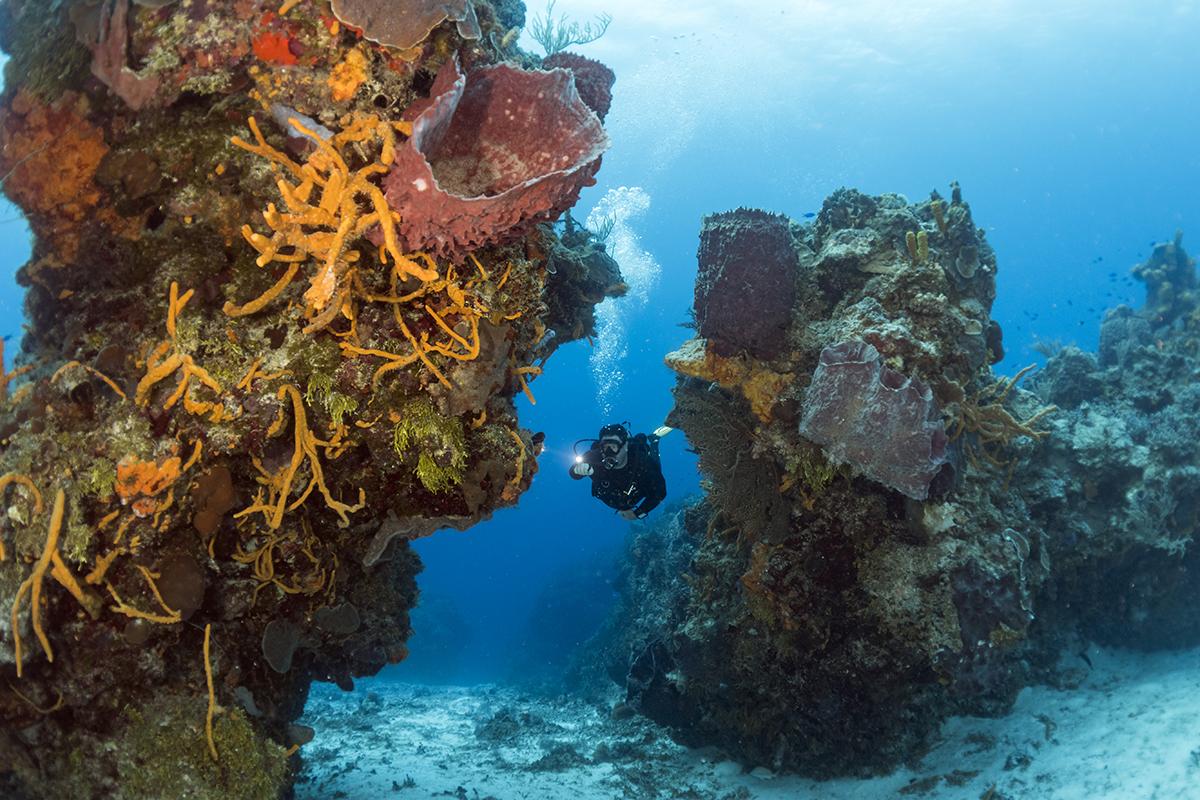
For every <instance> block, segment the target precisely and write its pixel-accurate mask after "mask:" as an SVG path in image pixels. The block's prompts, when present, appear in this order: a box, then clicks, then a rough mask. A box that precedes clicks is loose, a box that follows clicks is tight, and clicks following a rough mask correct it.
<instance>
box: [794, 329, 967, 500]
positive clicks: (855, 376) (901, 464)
mask: <svg viewBox="0 0 1200 800" xmlns="http://www.w3.org/2000/svg"><path fill="white" fill-rule="evenodd" d="M800 433H801V434H803V435H804V436H805V437H807V438H808V439H810V440H812V441H814V442H816V443H817V444H819V445H821V447H822V448H824V450H825V454H826V455H827V456H828V457H829V459H830V460H831V461H833V462H834V463H849V464H850V465H851V466H853V467H855V468H856V469H857V470H859V471H860V472H861V473H862V474H864V475H866V476H867V477H868V478H871V479H872V480H875V481H878V482H879V483H882V484H884V485H885V486H889V487H891V488H893V489H895V490H896V491H898V492H901V493H903V494H906V495H908V496H909V497H911V498H913V499H915V500H924V499H925V498H926V497H928V496H929V483H930V481H932V480H933V478H934V476H935V475H937V473H938V471H939V470H940V469H941V467H942V465H943V464H945V463H946V432H945V430H944V428H943V427H942V423H941V420H940V415H939V412H938V408H937V403H936V402H935V401H934V399H933V392H931V391H930V390H929V387H928V386H926V385H925V384H924V383H922V382H921V381H920V380H918V379H917V378H909V377H906V376H904V375H902V374H900V373H899V372H897V371H895V370H894V369H891V368H890V367H887V366H885V365H884V363H883V359H882V358H881V357H880V355H879V351H878V350H876V349H875V347H874V346H873V345H870V344H868V343H866V342H856V341H851V342H843V343H841V344H836V345H832V346H830V347H826V348H825V349H824V350H822V351H821V358H820V361H819V363H818V364H817V369H816V370H815V371H814V372H813V377H812V383H811V384H809V387H808V391H807V393H806V394H805V397H804V416H803V418H802V419H801V421H800Z"/></svg>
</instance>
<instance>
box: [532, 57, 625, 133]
mask: <svg viewBox="0 0 1200 800" xmlns="http://www.w3.org/2000/svg"><path fill="white" fill-rule="evenodd" d="M542 68H543V69H565V70H570V72H571V74H572V75H574V76H575V88H576V89H578V90H579V97H580V98H581V99H582V100H583V102H584V103H586V104H587V107H588V108H590V109H591V110H592V111H595V112H596V116H597V117H599V118H600V121H601V122H603V121H604V118H605V117H606V116H608V109H610V108H611V107H612V88H613V84H614V83H616V80H617V76H616V75H614V74H613V71H612V70H611V69H609V68H608V67H606V66H604V65H603V64H601V63H600V62H599V61H595V60H593V59H590V58H585V57H583V56H581V55H576V54H575V53H555V54H554V55H552V56H549V57H547V58H546V59H544V60H543V61H542Z"/></svg>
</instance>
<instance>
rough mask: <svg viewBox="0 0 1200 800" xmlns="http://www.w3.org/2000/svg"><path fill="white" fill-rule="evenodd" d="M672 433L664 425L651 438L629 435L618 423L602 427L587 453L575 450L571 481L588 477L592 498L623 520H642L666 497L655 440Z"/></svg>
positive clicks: (626, 429)
mask: <svg viewBox="0 0 1200 800" xmlns="http://www.w3.org/2000/svg"><path fill="white" fill-rule="evenodd" d="M672 430H673V429H672V428H669V427H667V426H666V425H663V426H662V427H660V428H658V429H657V430H655V431H654V433H652V434H650V435H646V434H644V433H639V434H638V435H637V436H632V437H631V436H630V435H629V428H627V427H626V426H625V425H622V424H619V423H612V424H610V425H605V426H604V427H603V428H601V429H600V437H599V438H597V439H580V440H579V441H578V442H576V443H575V446H576V447H577V448H578V447H579V445H580V444H581V443H583V442H591V447H590V448H588V450H587V452H586V453H579V451H578V450H576V455H575V463H574V464H572V465H571V469H570V473H571V477H572V478H573V479H574V480H580V479H581V478H586V477H590V478H591V479H592V497H595V498H596V499H597V500H599V501H600V502H602V503H604V504H605V505H606V506H609V507H610V508H615V509H616V510H617V511H618V512H619V513H620V514H621V516H622V517H623V518H624V519H642V518H644V517H645V516H646V515H647V514H649V513H650V512H651V511H652V510H654V507H655V506H657V505H658V504H659V503H661V502H662V500H663V498H664V497H666V496H667V482H666V480H665V479H664V478H663V473H662V464H661V463H659V460H658V440H659V439H661V438H662V437H664V436H666V435H667V434H668V433H670V432H671V431H672Z"/></svg>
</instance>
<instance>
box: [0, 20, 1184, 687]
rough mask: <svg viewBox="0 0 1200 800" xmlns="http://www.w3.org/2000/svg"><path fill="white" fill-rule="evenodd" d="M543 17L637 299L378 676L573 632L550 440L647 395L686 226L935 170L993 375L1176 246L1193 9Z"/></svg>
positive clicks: (1077, 327) (535, 410) (1072, 330)
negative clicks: (973, 290)
mask: <svg viewBox="0 0 1200 800" xmlns="http://www.w3.org/2000/svg"><path fill="white" fill-rule="evenodd" d="M680 5H686V6H687V8H686V9H684V10H680V9H679V8H677V6H680ZM556 10H557V11H558V12H560V13H561V12H567V13H569V14H571V15H572V16H574V17H575V18H577V19H584V18H588V17H591V16H592V15H594V14H597V13H600V12H602V11H608V12H610V13H611V14H612V15H613V17H614V21H613V23H612V26H611V28H610V30H609V31H608V33H607V35H606V36H605V37H604V38H603V39H601V40H600V41H598V42H595V43H593V44H590V45H588V46H586V47H584V48H580V50H579V52H581V53H583V54H585V55H589V56H591V57H594V58H598V59H600V60H603V61H605V62H606V63H607V64H609V65H610V66H611V67H612V68H613V69H614V70H615V71H616V73H617V84H616V87H615V93H614V94H615V99H614V106H613V110H612V112H611V114H610V115H609V118H608V123H607V128H608V130H609V133H610V135H611V137H612V140H613V146H612V149H611V150H610V152H609V153H608V154H607V155H606V156H605V161H604V166H603V169H602V170H601V171H600V174H599V182H598V184H597V186H595V187H594V188H592V189H589V190H587V191H586V192H585V193H584V196H583V198H582V200H581V202H580V204H579V207H578V209H577V210H576V216H577V217H578V218H580V219H583V218H585V217H586V215H587V212H588V210H589V209H590V208H591V207H592V206H593V205H594V204H595V203H597V202H599V201H600V200H601V198H602V197H603V196H604V194H605V193H606V192H607V191H608V190H609V189H613V188H616V187H620V186H627V187H640V188H641V189H643V190H644V191H645V192H646V193H647V194H649V196H650V198H651V205H650V208H649V210H648V211H647V212H646V213H644V214H642V215H641V216H639V217H636V218H634V219H633V220H631V222H630V224H631V226H632V227H633V229H634V231H635V232H636V233H637V234H638V236H639V237H640V247H641V248H643V249H644V250H645V251H647V252H648V253H649V254H650V255H651V256H652V257H653V259H654V261H655V262H657V264H658V265H660V267H661V274H660V276H659V279H658V282H657V285H656V288H655V289H654V290H653V293H652V295H651V297H650V302H648V303H646V304H645V305H642V306H639V305H637V304H636V303H635V302H632V301H627V300H616V301H609V302H617V303H622V302H628V303H629V307H628V308H626V309H625V312H624V314H623V317H624V324H623V334H624V336H625V344H626V348H627V354H626V356H625V357H624V358H623V359H621V360H620V362H619V366H620V369H621V371H622V373H623V380H622V381H621V382H620V384H619V386H618V387H617V389H616V390H615V391H613V392H611V393H610V394H609V395H608V396H607V397H604V398H598V397H597V390H596V383H595V381H594V379H593V374H592V367H591V364H590V362H589V356H590V351H589V345H588V344H587V343H585V342H580V343H574V344H571V345H568V346H566V347H564V348H562V349H561V350H560V351H559V352H558V353H557V354H556V355H555V356H554V357H553V358H552V359H551V360H550V362H549V364H548V367H549V369H548V371H547V374H546V375H544V376H542V377H541V378H539V379H538V380H537V381H536V382H535V383H534V384H533V389H534V391H535V393H536V396H537V401H538V402H537V405H536V406H533V407H531V406H530V405H529V403H528V402H527V401H525V400H523V399H521V400H520V401H519V402H520V405H521V418H522V422H523V424H524V426H525V427H527V428H530V429H533V430H542V431H545V433H546V441H547V445H548V446H547V450H546V452H545V454H544V455H543V456H542V458H541V464H540V471H539V473H538V475H537V477H536V479H535V480H534V483H533V486H532V488H531V490H530V491H529V492H528V493H527V494H525V495H524V496H523V497H522V498H521V501H520V504H519V507H518V508H516V509H509V510H505V511H502V512H500V513H498V514H497V515H496V516H495V518H494V519H493V520H491V521H489V522H487V523H485V524H482V525H480V526H478V527H476V528H474V529H472V530H471V531H469V532H466V533H455V532H443V533H440V534H438V535H436V536H434V537H431V538H429V539H426V540H423V541H421V542H419V543H418V544H417V549H418V550H419V551H420V553H421V556H422V558H423V559H424V561H425V564H426V571H425V573H424V574H423V575H422V576H421V579H420V581H421V587H422V592H423V605H424V607H423V609H421V610H419V611H418V614H417V617H416V622H417V629H416V635H415V637H414V638H413V639H412V641H411V642H410V646H411V649H412V650H413V652H414V656H413V658H412V661H411V663H406V664H402V665H400V666H398V667H394V668H389V669H388V670H386V671H385V673H384V677H385V678H394V679H405V680H410V679H423V680H434V681H441V682H470V681H479V680H498V679H505V678H509V677H513V676H517V677H520V676H522V675H529V674H534V673H536V672H537V671H538V669H539V667H546V666H549V667H550V668H551V669H554V668H556V667H557V664H558V656H559V655H560V654H561V653H563V652H565V651H566V649H568V648H569V647H570V646H571V645H573V644H574V643H575V642H577V641H578V640H580V639H582V638H585V637H586V636H588V635H589V634H590V633H591V632H592V630H593V629H594V627H595V625H596V624H597V622H598V620H599V619H600V618H601V616H602V614H603V613H604V610H605V608H606V606H607V604H608V603H609V602H611V599H612V590H611V588H610V586H609V585H608V584H607V581H608V580H609V578H610V577H611V569H612V566H611V565H612V561H613V559H614V558H615V556H616V554H617V553H618V552H619V549H620V546H621V543H622V538H623V536H624V533H625V531H626V530H627V526H626V524H625V523H623V522H621V521H620V520H619V519H618V518H616V517H615V516H614V515H613V514H612V513H611V512H610V511H609V510H608V509H606V508H604V507H602V506H600V505H599V504H598V503H596V502H595V501H593V500H592V499H591V498H590V497H589V496H588V491H587V486H586V484H585V483H574V482H571V481H570V480H569V479H568V478H567V476H566V472H565V470H566V468H567V466H568V465H569V463H570V446H571V443H572V442H573V441H574V440H576V439H578V438H581V437H586V436H594V435H595V431H596V430H597V428H598V427H599V426H600V425H601V424H603V423H604V422H606V421H609V420H608V419H606V418H605V416H604V415H603V414H602V413H601V411H600V407H601V404H602V403H605V402H606V403H608V404H609V405H610V406H611V408H612V409H613V415H614V417H615V418H616V419H628V420H630V421H631V422H632V424H633V425H634V427H635V428H638V429H642V430H647V429H651V428H653V427H654V426H656V425H658V424H660V423H661V422H662V420H663V418H664V417H665V415H666V413H667V411H668V410H669V409H670V406H671V396H670V388H671V386H672V385H673V383H674V379H673V376H672V375H671V374H670V373H669V372H668V370H667V369H666V368H665V367H664V366H663V364H662V356H663V355H664V354H665V353H666V352H668V351H670V350H672V349H674V348H675V347H676V346H678V345H679V344H680V343H681V342H682V341H684V340H685V339H686V338H687V337H688V333H689V332H688V331H686V330H684V329H683V328H680V327H678V324H679V323H680V322H683V321H685V320H686V318H687V309H688V307H689V305H690V303H691V297H692V284H693V280H694V277H695V269H696V267H695V255H696V244H697V233H698V230H699V226H700V220H701V218H702V216H703V215H705V214H707V213H711V212H716V211H724V210H728V209H731V208H734V207H737V206H739V205H747V206H757V207H761V208H765V209H768V210H771V211H779V212H784V213H787V214H789V215H791V216H793V217H801V216H802V215H803V214H805V213H808V212H815V211H817V210H819V208H820V205H821V202H822V200H823V198H824V197H825V196H826V195H828V194H829V193H830V192H832V191H833V190H835V189H837V188H839V187H841V186H851V187H855V188H858V189H860V190H863V191H865V192H869V193H881V192H899V193H902V194H904V195H906V196H908V197H909V198H910V199H913V200H915V199H918V198H921V197H923V196H925V195H926V194H927V193H928V192H929V190H930V189H934V188H936V189H938V190H939V191H941V192H942V193H943V194H947V193H948V184H949V182H950V181H951V180H958V181H959V182H960V183H961V184H962V187H963V192H964V197H965V199H966V200H967V201H968V202H969V203H970V204H971V206H972V210H973V212H974V215H975V219H976V222H977V223H978V224H980V225H981V226H983V227H984V228H985V229H986V230H987V235H988V239H989V241H990V242H991V244H992V246H993V247H994V248H995V249H996V251H997V254H998V257H999V263H1000V272H999V277H998V299H997V302H996V306H995V308H994V310H993V316H994V318H995V319H997V320H998V321H999V322H1000V324H1001V326H1002V327H1003V329H1004V333H1005V345H1006V347H1007V349H1008V352H1009V355H1008V357H1007V358H1006V360H1005V361H1004V362H1003V363H1002V364H1001V365H1000V367H999V368H1000V369H1001V370H1006V371H1012V370H1014V369H1016V368H1019V367H1020V366H1023V365H1024V364H1027V363H1029V362H1031V361H1035V360H1037V358H1038V356H1037V354H1036V353H1035V352H1034V351H1033V350H1032V345H1033V344H1034V342H1035V341H1036V340H1037V338H1039V337H1040V338H1042V339H1047V340H1054V339H1058V340H1061V341H1062V342H1064V343H1072V342H1073V343H1076V344H1078V345H1079V346H1081V347H1084V348H1094V347H1095V343H1096V336H1097V329H1098V325H1099V321H1100V318H1101V316H1102V313H1103V310H1104V309H1105V308H1107V307H1110V306H1112V305H1115V304H1117V303H1120V302H1130V303H1136V302H1140V301H1141V293H1140V288H1139V287H1135V286H1133V285H1132V284H1131V283H1129V282H1128V280H1127V277H1126V276H1127V274H1128V270H1129V267H1130V266H1132V265H1133V264H1134V263H1136V262H1137V261H1138V260H1140V259H1141V258H1143V257H1144V256H1145V255H1147V254H1148V252H1149V245H1150V243H1151V242H1152V241H1161V240H1164V239H1168V238H1169V237H1171V236H1172V235H1173V234H1174V232H1175V230H1176V229H1182V230H1183V231H1184V232H1185V239H1184V242H1185V244H1188V243H1189V242H1190V243H1191V245H1192V248H1193V250H1200V81H1198V80H1197V76H1200V2H1196V0H1174V1H1172V0H1141V1H1140V2H1136V1H1135V0H1123V1H1122V2H1116V1H1115V0H1114V1H1110V0H994V1H992V2H981V3H961V2H957V1H956V0H928V1H927V2H916V1H914V2H904V3H893V2H886V1H885V0H858V1H856V0H841V2H817V1H815V0H811V1H802V2H773V1H770V0H768V2H759V3H756V4H750V3H743V2H736V3H735V2H732V0H729V1H728V2H716V0H694V1H693V2H689V3H687V4H679V3H675V2H667V0H616V2H604V0H560V2H559V3H558V5H557V7H556ZM542 11H543V9H542V8H541V7H540V6H539V5H533V6H532V7H531V8H530V15H531V16H532V15H533V14H537V13H541V12H542ZM522 42H523V44H524V46H526V47H528V48H529V49H536V48H537V46H536V44H534V43H532V42H530V41H529V40H528V37H526V38H525V39H523V40H522ZM16 216H17V214H16V212H15V211H14V210H12V209H11V207H6V208H4V209H0V253H2V257H3V268H4V271H5V273H6V275H8V276H11V275H12V273H13V272H15V270H16V268H17V267H18V266H20V264H22V263H23V262H24V261H25V259H26V258H27V256H28V251H29V247H28V234H27V232H26V231H25V230H24V227H23V225H22V224H21V223H20V222H19V221H12V220H13V219H14V218H15V217H16ZM1110 273H1114V275H1113V276H1111V277H1110ZM20 308H21V297H20V292H19V291H18V287H16V286H15V284H14V283H13V281H12V280H11V277H9V278H7V279H6V280H5V281H4V284H3V287H2V289H0V315H2V317H0V319H3V325H2V326H0V327H2V329H3V331H2V332H3V333H4V334H7V335H13V336H14V338H15V337H19V333H20V324H21V319H22V317H21V310H20ZM10 357H11V355H10ZM685 447H686V442H685V441H684V440H683V437H682V436H680V435H679V434H673V435H672V436H671V437H669V438H668V439H667V440H665V441H664V443H663V462H664V469H665V472H666V475H667V481H668V487H669V489H670V491H671V493H672V496H673V497H674V498H679V497H681V496H683V495H686V494H688V493H692V492H695V491H696V490H697V488H698V476H697V474H696V469H695V460H694V457H693V456H691V455H690V454H688V453H687V452H686V450H685ZM668 502H670V500H668ZM548 587H552V588H549V589H548Z"/></svg>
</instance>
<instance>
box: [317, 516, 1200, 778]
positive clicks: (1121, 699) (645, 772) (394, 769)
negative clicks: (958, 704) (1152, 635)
mask: <svg viewBox="0 0 1200 800" xmlns="http://www.w3.org/2000/svg"><path fill="white" fill-rule="evenodd" d="M650 535H653V534H652V533H651V534H650ZM1086 655H1087V658H1088V660H1089V662H1090V664H1091V666H1090V667H1089V666H1086V665H1085V662H1084V661H1083V659H1082V658H1079V659H1076V660H1075V661H1074V662H1073V663H1074V664H1075V665H1076V666H1078V667H1080V668H1081V674H1082V672H1083V671H1084V670H1086V677H1085V678H1082V679H1081V681H1080V682H1077V683H1073V684H1071V685H1070V686H1067V687H1051V686H1035V687H1028V688H1026V689H1024V690H1022V692H1021V693H1020V695H1019V696H1018V698H1017V701H1016V703H1015V704H1014V706H1013V709H1012V712H1011V713H1010V714H1008V715H1006V716H1003V717H993V718H978V717H951V718H950V719H949V720H947V721H946V723H945V724H944V725H943V726H942V729H941V732H940V734H939V736H938V739H937V741H936V743H935V744H934V745H933V748H932V749H931V750H930V751H929V752H928V753H927V754H926V755H924V756H923V757H922V758H920V759H919V760H918V759H914V760H913V761H912V762H911V763H908V764H906V765H904V766H902V767H899V768H898V769H896V770H895V771H894V772H891V773H890V774H888V775H882V776H878V777H866V778H855V777H843V778H835V779H832V780H820V781H819V780H814V779H811V778H805V777H801V776H798V775H788V774H785V773H780V772H776V771H775V770H772V769H770V768H769V767H767V766H765V765H762V764H755V763H754V762H739V761H737V760H735V759H731V758H730V757H729V756H728V755H727V754H725V753H723V752H721V750H720V749H719V748H714V747H707V748H697V749H689V748H686V747H683V746H681V745H679V744H677V743H676V742H674V741H672V740H671V735H670V731H668V730H667V729H665V728H663V727H661V726H659V725H656V724H655V723H653V722H651V721H650V720H647V719H646V718H645V717H643V716H640V715H638V714H635V713H633V710H632V709H631V708H630V707H629V706H627V705H625V704H623V703H619V702H618V703H616V704H614V703H613V699H612V698H608V697H606V698H604V701H603V702H595V703H593V702H582V701H580V700H579V699H578V698H574V699H571V698H567V697H564V696H562V695H560V696H558V697H544V696H536V695H530V694H526V693H523V692H520V691H518V690H515V689H512V688H509V687H492V686H476V687H469V688H461V687H452V686H446V687H443V686H413V685H406V684H395V683H386V682H382V681H380V682H376V683H375V684H374V685H372V686H370V687H369V688H366V689H362V690H359V692H358V696H357V698H353V699H350V700H349V701H347V698H346V697H345V696H344V695H340V694H338V693H337V692H336V690H334V689H332V688H331V687H325V686H320V685H318V686H316V687H314V689H313V695H312V699H311V700H310V703H309V707H308V709H307V710H306V716H305V718H304V720H305V722H307V723H309V724H311V725H313V726H314V727H315V728H316V729H317V730H318V743H317V744H315V745H314V751H313V752H314V754H315V757H313V758H311V759H307V760H306V762H305V767H304V769H303V771H302V772H301V774H300V776H299V779H298V782H297V786H296V796H297V798H298V800H324V798H330V797H346V798H371V797H395V798H399V799H400V800H405V799H406V798H425V797H446V798H466V800H520V798H567V797H569V798H576V799H577V800H628V799H629V798H637V799H638V800H677V799H678V798H683V799H686V800H875V799H876V798H917V800H921V798H925V799H926V800H964V798H987V799H988V800H1018V799H1019V800H1052V799H1054V800H1066V799H1070V800H1074V799H1075V798H1089V797H1152V796H1161V797H1189V796H1190V793H1191V791H1192V787H1193V786H1194V781H1195V775H1196V771H1197V769H1200V748H1198V747H1197V745H1198V744H1200V742H1198V741H1197V739H1196V736H1195V728H1194V726H1193V725H1192V720H1193V719H1194V718H1195V716H1196V714H1197V712H1198V711H1200V707H1198V706H1200V693H1198V692H1197V689H1200V672H1198V671H1197V670H1196V665H1197V660H1198V658H1200V653H1198V652H1197V651H1195V650H1189V651H1181V652H1159V653H1135V652H1131V651H1128V650H1106V649H1102V648H1098V647H1093V648H1090V649H1089V651H1088V652H1087V654H1086Z"/></svg>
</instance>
